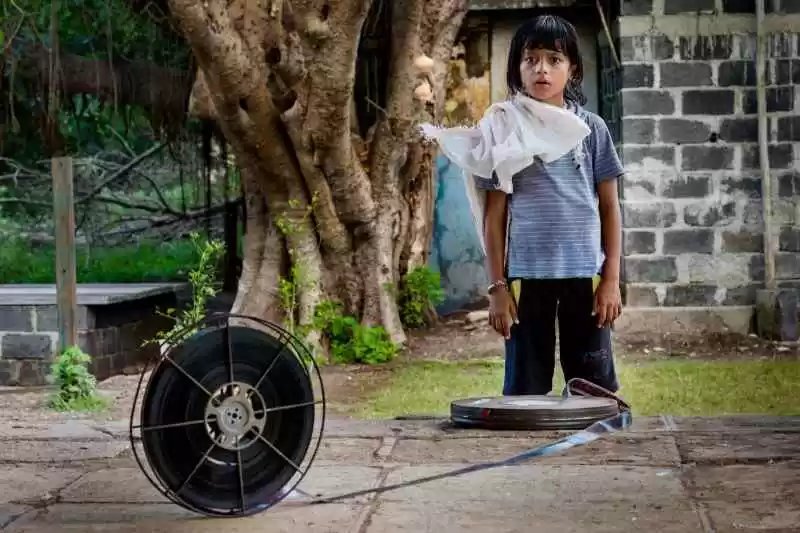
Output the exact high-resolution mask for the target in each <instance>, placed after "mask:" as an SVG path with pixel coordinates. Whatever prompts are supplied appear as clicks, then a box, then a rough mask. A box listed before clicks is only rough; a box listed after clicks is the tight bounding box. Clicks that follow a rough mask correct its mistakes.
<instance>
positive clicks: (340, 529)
mask: <svg viewBox="0 0 800 533" xmlns="http://www.w3.org/2000/svg"><path fill="white" fill-rule="evenodd" d="M364 514H365V509H364V508H363V507H361V506H358V505H347V504H336V505H333V504H332V505H325V506H315V507H303V508H296V507H295V508H292V507H290V506H283V507H280V508H275V509H272V510H270V511H267V512H266V513H262V514H259V515H256V516H253V517H249V518H230V519H223V518H217V519H203V518H196V517H190V516H188V515H187V514H186V513H185V512H183V511H180V510H178V509H176V508H174V507H171V506H169V505H136V506H103V507H97V506H89V505H74V504H73V505H63V504H60V505H56V506H53V507H52V508H51V509H49V510H48V511H47V512H42V513H40V514H39V515H38V516H36V517H35V518H33V519H31V520H25V521H23V522H20V523H15V524H12V526H11V528H10V529H8V531H11V532H13V533H67V532H68V533H78V532H80V533H222V532H224V533H349V532H351V531H352V532H354V533H355V532H357V531H358V526H359V525H360V523H361V522H363V520H364Z"/></svg>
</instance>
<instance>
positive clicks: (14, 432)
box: [0, 420, 128, 441]
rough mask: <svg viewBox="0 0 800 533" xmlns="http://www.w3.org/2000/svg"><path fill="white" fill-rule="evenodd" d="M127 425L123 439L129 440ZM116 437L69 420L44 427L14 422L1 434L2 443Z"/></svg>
mask: <svg viewBox="0 0 800 533" xmlns="http://www.w3.org/2000/svg"><path fill="white" fill-rule="evenodd" d="M127 426H128V425H127V423H126V424H125V433H124V435H121V437H125V438H127V435H128V431H127ZM113 438H114V435H110V434H108V433H106V432H103V431H102V430H101V429H100V428H96V427H93V426H92V425H90V424H89V423H87V422H86V421H84V420H69V421H67V422H57V423H53V424H48V425H47V426H44V427H42V425H41V424H30V423H25V422H12V423H10V424H7V425H5V427H4V428H3V430H2V434H0V441H4V440H53V439H87V440H112V439H113Z"/></svg>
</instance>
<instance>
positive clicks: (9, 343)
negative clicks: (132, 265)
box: [0, 283, 188, 386]
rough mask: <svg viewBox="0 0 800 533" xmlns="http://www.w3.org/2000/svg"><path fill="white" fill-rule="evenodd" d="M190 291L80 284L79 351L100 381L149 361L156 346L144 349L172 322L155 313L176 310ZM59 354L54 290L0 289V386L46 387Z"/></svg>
mask: <svg viewBox="0 0 800 533" xmlns="http://www.w3.org/2000/svg"><path fill="white" fill-rule="evenodd" d="M187 288H188V285H186V284H176V283H147V284H145V283H132V284H85V285H78V289H77V314H76V317H75V320H76V324H77V328H78V339H77V340H78V342H77V344H78V346H79V347H80V348H81V349H82V350H83V351H84V352H86V353H87V354H89V355H90V356H91V357H92V363H91V367H90V370H91V372H92V374H94V376H95V377H96V378H97V379H98V380H103V379H106V378H108V377H110V376H113V375H117V374H120V373H122V372H123V370H124V369H125V368H126V367H132V366H135V365H138V364H140V363H143V362H145V361H147V360H148V359H149V358H150V357H152V356H153V355H154V354H157V353H158V346H157V345H147V346H142V344H143V343H144V341H146V340H148V339H151V338H153V337H154V336H155V334H156V333H157V332H158V331H160V330H166V329H169V328H170V327H171V326H172V322H171V321H170V320H169V319H167V318H165V317H162V316H159V315H158V314H157V313H156V311H157V310H161V311H162V312H165V311H166V310H167V309H168V308H170V307H176V306H178V303H179V302H180V301H181V300H182V298H181V295H182V293H184V291H185V290H186V289H187ZM57 350H58V312H57V307H56V289H55V285H0V386H2V385H12V386H13V385H24V386H36V385H45V384H46V383H47V381H46V376H47V374H48V373H49V372H50V365H51V364H52V363H53V361H54V359H55V357H56V353H57Z"/></svg>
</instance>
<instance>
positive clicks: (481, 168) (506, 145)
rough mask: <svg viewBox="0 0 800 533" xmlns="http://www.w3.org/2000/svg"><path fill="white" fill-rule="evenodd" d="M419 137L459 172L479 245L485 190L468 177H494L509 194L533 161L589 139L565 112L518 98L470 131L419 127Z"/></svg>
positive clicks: (585, 130) (495, 108) (578, 121)
mask: <svg viewBox="0 0 800 533" xmlns="http://www.w3.org/2000/svg"><path fill="white" fill-rule="evenodd" d="M421 128H422V132H423V134H424V135H425V136H426V137H428V138H430V139H433V140H435V141H436V142H437V143H438V145H439V148H440V150H441V151H442V153H443V154H444V155H445V156H446V157H447V158H448V159H450V161H452V162H453V163H454V164H455V165H456V166H458V167H460V168H461V170H462V171H463V176H464V179H465V187H466V191H467V197H468V198H469V202H470V208H471V210H472V215H473V219H474V221H475V227H476V230H477V232H478V236H479V237H480V241H481V246H482V247H483V249H484V252H485V251H486V244H485V242H484V239H483V212H484V206H485V204H486V192H485V191H484V190H483V189H480V188H478V187H477V186H476V185H475V181H474V179H473V176H479V177H481V178H485V179H493V175H496V176H497V180H498V182H499V187H498V189H499V190H501V191H503V192H505V193H506V194H512V193H513V180H512V178H513V176H514V174H516V173H517V172H519V171H521V170H523V169H525V168H527V167H528V166H530V165H531V164H532V163H533V162H534V160H535V159H536V158H539V159H541V160H542V161H543V162H545V163H549V162H551V161H555V160H556V159H558V158H560V157H562V156H563V155H565V154H567V153H568V152H569V151H570V150H572V149H573V148H575V147H576V146H578V144H579V143H580V142H581V141H583V139H584V138H585V137H586V136H587V135H589V133H590V130H589V127H588V126H587V125H586V123H585V122H584V121H583V120H582V119H581V118H580V117H578V116H577V115H576V114H575V113H573V112H572V111H570V110H568V109H564V108H561V107H556V106H553V105H550V104H545V103H543V102H539V101H537V100H534V99H533V98H530V97H528V96H524V95H522V94H517V95H515V96H513V97H512V98H510V99H508V100H506V101H503V102H498V103H495V104H493V105H491V106H490V107H489V108H488V109H487V110H486V112H485V113H484V115H483V117H482V118H481V120H480V121H479V122H478V124H477V125H476V126H475V127H472V128H467V127H454V128H441V127H437V126H434V125H432V124H422V125H421Z"/></svg>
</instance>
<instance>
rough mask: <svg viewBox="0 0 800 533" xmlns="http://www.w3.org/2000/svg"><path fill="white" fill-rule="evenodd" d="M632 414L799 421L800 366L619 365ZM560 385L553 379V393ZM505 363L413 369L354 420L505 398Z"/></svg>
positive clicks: (399, 374) (445, 410)
mask: <svg viewBox="0 0 800 533" xmlns="http://www.w3.org/2000/svg"><path fill="white" fill-rule="evenodd" d="M617 366H618V372H619V375H620V381H621V383H622V389H621V391H620V393H621V394H622V395H623V396H624V398H625V399H626V400H627V401H629V402H630V404H631V406H632V407H633V411H634V414H636V415H640V416H653V415H658V414H662V413H665V414H672V415H676V416H686V415H695V416H719V415H730V414H745V413H747V414H771V415H800V399H798V398H800V361H652V362H641V363H628V362H625V361H624V360H618V361H617ZM563 383H564V380H563V378H562V377H561V376H560V374H559V373H558V372H557V373H556V378H555V379H554V389H553V390H554V391H556V392H558V391H560V390H561V388H562V387H563ZM502 385H503V363H502V361H496V360H492V361H470V362H463V361H459V362H438V361H437V362H430V361H428V362H413V363H409V364H408V365H407V366H405V367H402V368H399V369H398V370H397V371H396V372H395V373H394V376H393V378H392V380H391V381H390V382H389V384H388V385H387V387H386V388H384V389H382V390H381V391H379V392H377V393H376V394H374V395H373V396H372V397H370V398H369V399H368V400H367V401H366V402H365V403H364V404H363V405H362V406H361V408H360V409H359V410H358V411H357V412H356V413H354V414H355V415H357V416H360V417H363V418H372V419H379V418H393V417H396V416H399V415H408V414H415V415H444V416H447V415H449V412H450V402H451V401H452V400H455V399H458V398H467V397H470V396H481V395H492V396H498V395H500V394H501V392H502Z"/></svg>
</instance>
